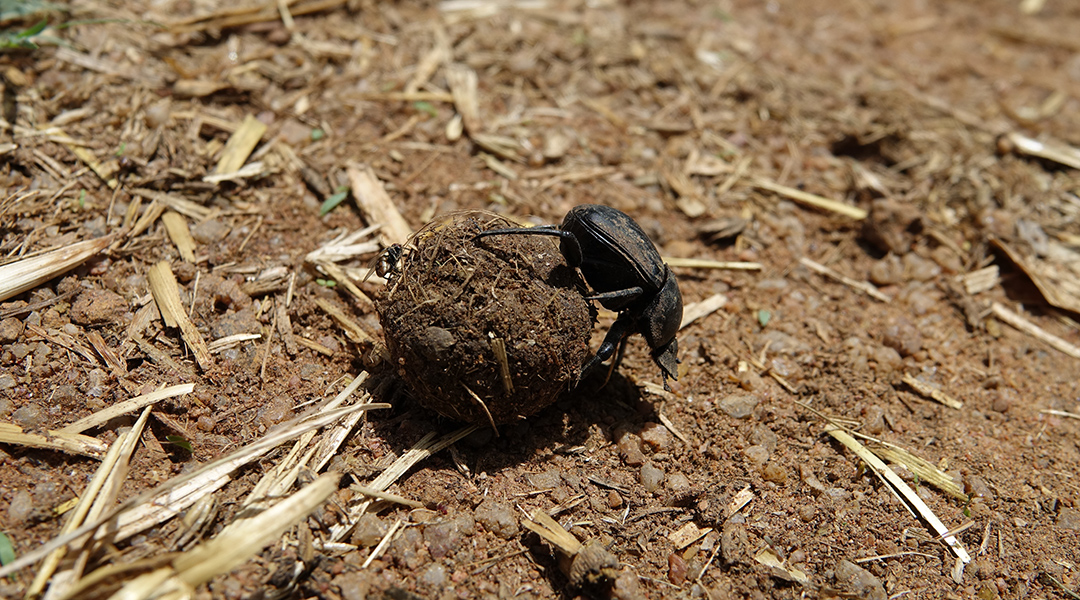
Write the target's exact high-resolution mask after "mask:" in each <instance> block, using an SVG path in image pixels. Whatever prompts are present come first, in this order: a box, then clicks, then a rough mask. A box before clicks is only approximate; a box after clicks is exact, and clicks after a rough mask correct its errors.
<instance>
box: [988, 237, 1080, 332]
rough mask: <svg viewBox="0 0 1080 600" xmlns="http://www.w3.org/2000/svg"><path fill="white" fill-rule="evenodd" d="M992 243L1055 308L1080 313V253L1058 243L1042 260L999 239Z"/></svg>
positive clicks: (1051, 243)
mask: <svg viewBox="0 0 1080 600" xmlns="http://www.w3.org/2000/svg"><path fill="white" fill-rule="evenodd" d="M990 243H992V244H993V245H994V246H995V247H996V248H998V249H999V250H1001V251H1002V252H1004V253H1005V254H1006V256H1008V257H1009V260H1011V261H1012V262H1013V263H1015V264H1016V266H1018V267H1020V270H1021V271H1023V272H1024V274H1025V275H1027V276H1028V278H1029V279H1031V282H1032V283H1034V284H1035V287H1037V288H1039V293H1040V294H1042V296H1043V298H1044V299H1046V302H1047V303H1048V304H1050V305H1051V306H1054V307H1057V308H1061V309H1064V310H1068V311H1071V312H1074V313H1080V253H1077V252H1075V251H1073V250H1070V249H1068V248H1066V247H1064V246H1062V245H1061V244H1059V243H1057V242H1056V241H1054V240H1050V241H1049V243H1048V244H1047V252H1048V255H1047V256H1046V257H1045V258H1040V257H1039V256H1038V255H1036V254H1035V253H1034V252H1032V253H1030V254H1029V255H1028V256H1024V255H1023V254H1021V253H1020V252H1019V251H1018V250H1017V249H1016V248H1015V247H1013V246H1012V245H1010V244H1008V243H1006V242H1005V241H1004V240H1001V239H999V238H997V237H991V238H990Z"/></svg>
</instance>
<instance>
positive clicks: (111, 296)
mask: <svg viewBox="0 0 1080 600" xmlns="http://www.w3.org/2000/svg"><path fill="white" fill-rule="evenodd" d="M126 312H128V303H127V300H125V299H124V297H123V296H121V295H120V294H117V293H115V292H110V291H108V290H98V289H91V290H86V291H84V292H83V293H81V294H79V296H78V297H77V298H75V303H74V304H72V305H71V310H70V311H68V314H69V315H70V316H71V320H72V322H74V323H77V324H79V325H100V324H102V323H116V322H118V321H119V320H120V318H121V316H123V315H124V313H126Z"/></svg>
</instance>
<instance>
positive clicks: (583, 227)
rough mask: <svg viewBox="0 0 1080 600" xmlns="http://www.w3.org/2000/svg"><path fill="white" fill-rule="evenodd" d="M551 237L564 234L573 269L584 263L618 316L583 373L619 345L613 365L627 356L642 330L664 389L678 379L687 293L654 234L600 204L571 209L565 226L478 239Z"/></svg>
mask: <svg viewBox="0 0 1080 600" xmlns="http://www.w3.org/2000/svg"><path fill="white" fill-rule="evenodd" d="M510 234H528V235H551V236H557V237H558V238H559V251H560V252H562V255H563V257H564V258H566V262H567V263H568V264H569V265H570V266H571V267H579V268H580V269H581V274H582V275H583V276H584V277H585V281H587V282H588V284H589V285H590V286H592V289H593V291H594V292H595V293H594V294H593V295H591V296H587V297H586V298H587V299H588V300H598V301H600V304H602V305H603V306H604V308H607V309H608V310H613V311H616V312H618V313H619V318H618V319H616V320H615V323H614V324H613V325H612V326H611V329H610V330H609V331H608V332H607V335H606V336H604V343H602V344H600V348H599V349H598V350H597V351H596V356H594V357H592V359H590V360H589V362H588V363H586V364H585V366H584V367H582V369H581V374H580V375H579V376H578V379H579V380H580V379H581V377H582V376H583V375H584V374H585V373H586V372H588V371H589V369H591V368H592V367H593V366H595V365H596V364H598V363H601V362H603V361H605V360H607V359H608V358H611V355H612V354H615V351H616V349H618V355H616V357H615V362H614V363H613V365H612V368H614V367H615V366H617V365H618V364H619V361H620V360H621V359H622V354H623V349H624V348H625V347H626V341H627V339H628V337H629V336H630V335H632V334H634V333H640V334H641V335H643V336H644V337H645V341H646V342H648V344H649V348H651V349H652V358H653V361H654V362H656V365H657V366H658V367H660V373H661V377H662V378H663V381H664V388H665V389H667V388H668V385H667V378H668V377H670V378H672V379H678V378H679V377H678V375H679V373H678V363H679V358H678V352H679V344H678V340H676V339H675V334H676V333H677V332H678V331H679V326H680V325H681V324H682V313H683V304H682V293H681V292H679V283H678V281H676V280H675V273H673V272H672V271H671V267H669V266H667V265H666V264H664V261H663V259H661V258H660V253H659V252H657V251H656V246H655V245H653V243H652V240H650V239H649V236H648V235H647V234H646V233H645V232H644V231H643V230H642V229H641V226H640V225H638V224H637V223H636V222H635V221H634V220H633V219H631V218H630V216H629V215H627V214H626V213H624V212H622V211H621V210H618V209H615V208H611V207H610V206H602V205H599V204H581V205H578V206H575V207H574V208H572V209H570V212H568V213H566V217H564V218H563V222H562V225H561V226H558V225H545V226H542V227H529V228H513V229H492V230H490V231H485V232H482V233H480V234H479V235H477V236H476V238H474V239H479V238H483V237H488V236H492V235H510Z"/></svg>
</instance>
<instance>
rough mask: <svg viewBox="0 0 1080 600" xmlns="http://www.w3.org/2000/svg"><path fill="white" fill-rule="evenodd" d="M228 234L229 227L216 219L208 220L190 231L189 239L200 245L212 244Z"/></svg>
mask: <svg viewBox="0 0 1080 600" xmlns="http://www.w3.org/2000/svg"><path fill="white" fill-rule="evenodd" d="M228 233H229V226H228V225H226V224H225V223H223V222H221V221H220V220H218V219H209V220H206V221H203V222H202V223H199V224H198V225H196V226H195V227H193V228H192V229H191V237H193V238H195V241H196V242H199V243H200V244H213V243H215V242H217V241H219V240H221V239H222V238H224V237H225V236H226V235H228Z"/></svg>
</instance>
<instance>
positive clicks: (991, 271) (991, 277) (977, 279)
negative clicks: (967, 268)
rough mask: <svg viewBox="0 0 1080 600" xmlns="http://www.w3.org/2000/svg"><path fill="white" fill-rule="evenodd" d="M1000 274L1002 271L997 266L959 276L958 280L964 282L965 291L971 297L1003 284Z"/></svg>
mask: <svg viewBox="0 0 1080 600" xmlns="http://www.w3.org/2000/svg"><path fill="white" fill-rule="evenodd" d="M999 272H1000V269H999V268H998V266H997V265H990V266H989V267H986V268H983V269H979V270H977V271H972V272H970V273H967V274H965V275H958V276H957V279H959V280H960V281H961V282H963V284H964V290H965V291H967V293H968V294H969V295H971V296H974V295H976V294H981V293H982V292H985V291H987V290H991V289H993V288H995V287H997V285H998V284H999V283H1001V278H1000V277H999V276H998V275H999Z"/></svg>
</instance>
